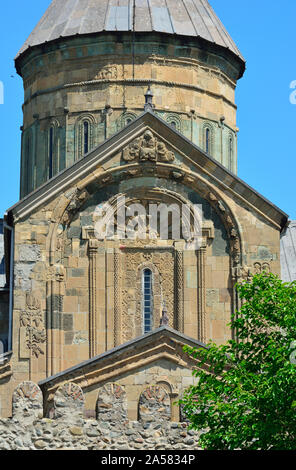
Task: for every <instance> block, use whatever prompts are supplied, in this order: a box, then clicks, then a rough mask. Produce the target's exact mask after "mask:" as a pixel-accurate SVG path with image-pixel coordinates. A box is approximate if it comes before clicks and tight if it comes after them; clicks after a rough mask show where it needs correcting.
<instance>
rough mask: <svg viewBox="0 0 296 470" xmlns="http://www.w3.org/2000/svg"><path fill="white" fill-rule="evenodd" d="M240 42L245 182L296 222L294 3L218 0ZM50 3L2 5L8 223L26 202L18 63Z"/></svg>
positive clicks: (33, 0)
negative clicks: (13, 211) (14, 210)
mask: <svg viewBox="0 0 296 470" xmlns="http://www.w3.org/2000/svg"><path fill="white" fill-rule="evenodd" d="M210 3H211V5H212V6H213V8H214V10H215V11H216V13H217V14H218V16H219V17H220V19H221V21H222V22H223V23H224V25H225V26H226V28H227V29H228V31H229V33H230V34H231V36H232V38H233V39H234V40H235V42H236V44H237V45H238V47H239V49H240V50H241V52H242V54H243V55H244V57H245V59H246V60H247V70H246V73H245V75H244V77H243V78H242V79H241V80H239V82H238V87H237V92H236V102H237V105H238V115H237V124H238V127H239V128H240V133H239V143H238V145H239V147H238V148H239V156H238V158H239V160H238V176H239V177H240V178H242V179H243V180H244V181H245V182H246V183H248V184H249V185H250V186H252V187H253V188H254V189H256V190H257V191H258V192H259V193H261V194H262V195H263V196H264V197H266V198H267V199H269V200H270V201H271V202H273V204H275V205H277V206H278V207H280V209H282V210H283V211H285V212H286V213H287V214H288V215H289V216H290V218H291V219H296V209H295V190H296V177H295V170H296V163H295V161H296V158H295V157H296V155H295V154H296V150H295V148H296V145H295V144H296V132H295V131H296V105H292V104H291V103H290V100H289V97H290V94H291V92H292V90H291V89H290V83H291V82H292V81H293V80H296V65H295V64H296V61H295V17H296V2H295V1H294V0H282V1H281V2H279V1H278V0H260V1H258V0H240V1H239V2H238V1H237V0H210ZM49 4H50V0H26V2H24V1H23V0H14V1H13V2H2V5H1V17H2V25H1V29H0V44H1V49H0V64H1V68H0V81H2V82H3V83H4V104H3V105H0V142H1V173H0V174H1V184H0V217H1V216H2V215H3V214H4V212H5V211H6V209H8V208H9V207H10V206H11V205H13V204H14V203H15V202H17V201H18V198H19V168H20V142H21V132H20V126H21V125H22V109H21V106H22V102H23V88H22V80H21V78H20V77H18V75H17V74H16V72H15V69H14V62H13V59H14V57H15V55H16V53H17V51H18V50H19V48H20V47H21V46H22V44H23V42H24V41H25V39H26V38H27V36H28V35H29V34H30V32H31V31H32V29H33V28H34V26H35V25H36V23H37V22H38V21H39V19H40V18H41V16H42V15H43V13H44V11H45V10H46V8H47V7H48V5H49Z"/></svg>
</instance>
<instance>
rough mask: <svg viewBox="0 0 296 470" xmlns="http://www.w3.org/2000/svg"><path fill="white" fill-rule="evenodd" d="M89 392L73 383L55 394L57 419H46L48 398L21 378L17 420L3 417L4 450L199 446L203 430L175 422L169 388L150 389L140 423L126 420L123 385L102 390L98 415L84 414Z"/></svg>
mask: <svg viewBox="0 0 296 470" xmlns="http://www.w3.org/2000/svg"><path fill="white" fill-rule="evenodd" d="M83 410H84V395H83V392H82V390H81V388H80V387H79V386H78V385H76V384H74V383H71V382H70V383H66V384H64V385H63V386H61V387H60V388H59V389H58V390H57V392H56V394H55V398H54V411H55V413H54V419H48V418H43V396H42V392H41V390H40V388H39V387H38V386H37V385H36V384H34V383H33V382H22V383H21V384H20V385H19V386H18V387H17V388H16V390H15V392H14V395H13V416H12V418H5V419H0V450H55V449H75V450H112V449H113V450H129V449H130V450H154V449H160V450H165V449H169V450H171V449H179V450H186V449H188V450H196V449H198V434H197V433H196V432H195V431H192V430H189V429H188V425H187V423H174V422H171V421H170V413H169V409H168V400H167V396H166V391H165V390H164V389H162V388H161V387H158V386H155V387H150V390H148V391H146V392H145V395H143V397H142V399H141V403H140V405H139V421H129V420H127V418H126V397H125V392H124V390H123V388H122V387H121V386H120V385H116V384H115V385H114V384H113V385H112V386H111V385H107V386H105V387H104V388H102V389H101V390H100V392H99V396H98V403H97V419H91V420H90V419H85V418H84V417H83Z"/></svg>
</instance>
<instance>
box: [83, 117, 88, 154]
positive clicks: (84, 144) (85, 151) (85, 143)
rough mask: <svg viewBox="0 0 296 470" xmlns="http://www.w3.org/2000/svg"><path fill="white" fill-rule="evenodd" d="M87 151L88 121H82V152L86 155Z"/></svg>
mask: <svg viewBox="0 0 296 470" xmlns="http://www.w3.org/2000/svg"><path fill="white" fill-rule="evenodd" d="M88 151H89V122H88V121H84V122H83V154H84V155H86V154H87V153H88Z"/></svg>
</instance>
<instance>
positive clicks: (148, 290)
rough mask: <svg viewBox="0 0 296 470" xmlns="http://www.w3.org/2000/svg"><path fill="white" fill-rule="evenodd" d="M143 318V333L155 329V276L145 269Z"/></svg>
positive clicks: (143, 275)
mask: <svg viewBox="0 0 296 470" xmlns="http://www.w3.org/2000/svg"><path fill="white" fill-rule="evenodd" d="M142 318H143V333H144V334H146V333H149V332H150V331H152V328H153V274H152V271H151V269H144V270H143V274H142Z"/></svg>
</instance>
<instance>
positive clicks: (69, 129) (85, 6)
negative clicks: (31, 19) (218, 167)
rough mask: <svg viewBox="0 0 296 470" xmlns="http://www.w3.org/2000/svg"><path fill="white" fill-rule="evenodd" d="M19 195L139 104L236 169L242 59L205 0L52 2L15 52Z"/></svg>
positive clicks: (107, 133) (129, 116) (123, 121)
mask: <svg viewBox="0 0 296 470" xmlns="http://www.w3.org/2000/svg"><path fill="white" fill-rule="evenodd" d="M16 68H17V71H18V73H19V74H20V75H21V77H22V78H23V80H24V92H25V98H24V106H23V112H24V122H23V128H22V130H23V133H22V159H21V198H23V197H24V196H26V195H27V194H28V193H30V192H32V191H33V190H35V189H36V188H37V187H39V186H40V185H42V184H43V183H45V182H46V181H47V180H49V179H51V178H52V177H53V176H55V175H56V174H58V173H59V172H61V171H62V170H64V169H65V168H67V167H69V166H71V165H72V164H73V163H74V162H75V161H77V160H78V159H80V158H83V157H84V156H85V155H86V154H87V153H89V152H90V151H91V150H92V149H94V148H95V147H96V146H98V144H100V143H102V142H103V141H104V140H106V139H108V138H109V137H111V136H112V135H114V134H115V133H116V132H118V131H119V130H120V129H121V128H123V127H124V126H125V125H127V124H128V123H129V122H130V121H131V120H133V119H134V118H135V117H136V116H137V115H139V114H141V113H142V112H143V110H144V94H145V92H146V90H147V87H148V86H149V85H150V86H151V90H152V93H153V95H154V97H153V103H154V107H155V108H154V112H155V113H156V114H157V115H158V116H159V117H161V118H162V119H163V120H165V121H166V122H168V123H169V124H170V125H171V126H173V127H175V128H176V129H177V130H178V131H179V132H180V133H181V134H183V135H184V136H186V137H187V138H188V139H190V140H191V141H192V142H193V143H194V144H196V145H198V146H199V147H201V148H202V149H203V150H204V151H205V152H207V153H208V154H209V155H210V156H212V157H213V158H214V159H216V160H217V161H218V162H220V163H221V164H222V165H224V166H225V167H226V168H228V169H229V170H230V171H231V172H233V173H236V171H237V127H236V105H235V99H234V98H235V87H236V82H237V80H238V79H239V78H240V77H241V76H242V75H243V73H244V69H245V62H244V59H243V57H242V56H241V54H240V52H239V50H238V49H237V47H236V45H235V44H234V42H233V41H232V39H231V38H230V36H229V35H228V33H227V32H226V30H225V28H224V26H223V25H222V24H221V22H220V21H219V19H218V18H217V16H216V15H215V13H214V11H213V10H212V8H211V7H210V5H209V3H208V2H207V0H168V1H165V0H118V1H116V2H114V1H112V0H92V1H91V0H84V1H82V0H77V1H75V2H73V1H71V0H63V1H61V0H53V2H52V3H51V5H50V7H49V8H48V10H47V11H46V13H45V15H44V16H43V18H42V19H41V21H40V22H39V23H38V25H37V26H36V28H35V29H34V31H33V32H32V34H31V35H30V36H29V38H28V39H27V41H26V42H25V44H24V46H23V47H22V49H21V50H20V52H19V53H18V55H17V58H16Z"/></svg>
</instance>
